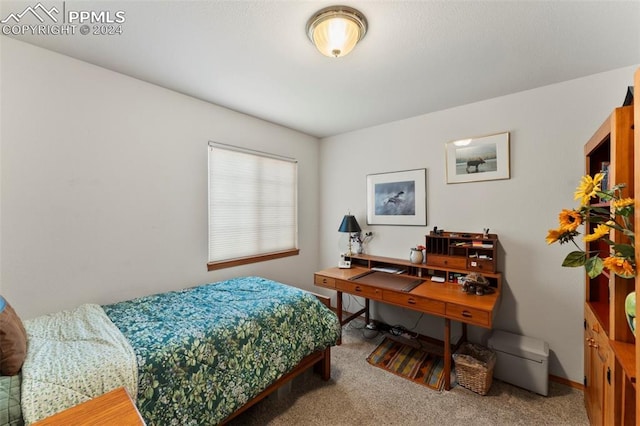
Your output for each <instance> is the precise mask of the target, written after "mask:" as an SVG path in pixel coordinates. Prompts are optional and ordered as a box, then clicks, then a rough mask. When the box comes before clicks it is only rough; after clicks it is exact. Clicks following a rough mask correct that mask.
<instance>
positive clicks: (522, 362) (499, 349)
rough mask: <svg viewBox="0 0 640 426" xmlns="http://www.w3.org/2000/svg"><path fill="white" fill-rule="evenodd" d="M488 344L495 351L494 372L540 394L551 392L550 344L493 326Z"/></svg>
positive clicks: (495, 374) (497, 376) (498, 377)
mask: <svg viewBox="0 0 640 426" xmlns="http://www.w3.org/2000/svg"><path fill="white" fill-rule="evenodd" d="M487 346H488V347H489V348H490V349H492V350H493V351H494V352H495V353H496V357H497V360H496V366H495V369H494V372H493V376H494V377H495V378H496V379H500V380H502V381H503V382H507V383H511V384H512V385H516V386H520V387H521V388H525V389H528V390H530V391H532V392H535V393H538V394H540V395H544V396H547V394H548V393H549V345H548V344H547V342H544V341H542V340H538V339H534V338H532V337H526V336H521V335H519V334H513V333H508V332H506V331H501V330H493V333H492V334H491V337H489V340H488V342H487Z"/></svg>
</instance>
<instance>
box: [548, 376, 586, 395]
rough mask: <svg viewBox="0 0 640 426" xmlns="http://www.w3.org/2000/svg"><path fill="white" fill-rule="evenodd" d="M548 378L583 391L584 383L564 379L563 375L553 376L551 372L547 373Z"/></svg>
mask: <svg viewBox="0 0 640 426" xmlns="http://www.w3.org/2000/svg"><path fill="white" fill-rule="evenodd" d="M549 380H550V381H552V382H556V383H560V384H561V385H565V386H569V387H570V388H574V389H579V390H581V391H583V392H584V385H583V384H582V383H578V382H573V381H571V380H569V379H565V378H564V377H559V376H554V375H553V374H549Z"/></svg>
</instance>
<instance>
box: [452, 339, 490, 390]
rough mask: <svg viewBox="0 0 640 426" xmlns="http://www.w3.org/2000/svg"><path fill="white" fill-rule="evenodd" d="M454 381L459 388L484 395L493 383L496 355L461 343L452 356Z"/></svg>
mask: <svg viewBox="0 0 640 426" xmlns="http://www.w3.org/2000/svg"><path fill="white" fill-rule="evenodd" d="M453 361H454V363H455V367H456V380H457V381H458V384H459V385H460V386H463V387H465V388H467V389H470V390H472V391H474V392H476V393H479V394H480V395H486V394H487V392H489V389H490V388H491V382H492V381H493V367H495V365H496V354H495V353H494V352H493V351H492V350H490V349H488V348H485V347H484V346H480V345H476V344H474V343H463V344H462V345H461V346H460V348H459V349H458V350H457V351H456V353H454V354H453Z"/></svg>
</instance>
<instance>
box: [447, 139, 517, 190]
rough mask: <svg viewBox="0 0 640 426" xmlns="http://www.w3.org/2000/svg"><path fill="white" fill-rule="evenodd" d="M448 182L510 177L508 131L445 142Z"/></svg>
mask: <svg viewBox="0 0 640 426" xmlns="http://www.w3.org/2000/svg"><path fill="white" fill-rule="evenodd" d="M446 165H447V167H446V169H447V183H463V182H478V181H484V180H497V179H509V178H510V177H511V171H510V165H509V132H504V133H496V134H493V135H487V136H480V137H475V138H469V139H460V140H455V141H451V142H448V143H447V144H446Z"/></svg>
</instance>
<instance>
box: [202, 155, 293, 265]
mask: <svg viewBox="0 0 640 426" xmlns="http://www.w3.org/2000/svg"><path fill="white" fill-rule="evenodd" d="M298 252H299V250H298V164H297V162H296V161H295V160H293V159H290V158H285V157H278V156H276V155H271V154H267V153H263V152H258V151H251V150H247V149H242V148H237V147H233V146H230V145H223V144H219V143H214V142H210V143H209V263H208V269H209V270H210V271H211V270H214V269H221V268H225V267H230V266H237V265H243V264H247V263H253V262H260V261H263V260H269V259H275V258H279V257H285V256H293V255H296V254H298Z"/></svg>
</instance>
